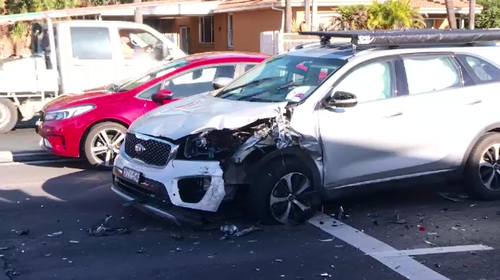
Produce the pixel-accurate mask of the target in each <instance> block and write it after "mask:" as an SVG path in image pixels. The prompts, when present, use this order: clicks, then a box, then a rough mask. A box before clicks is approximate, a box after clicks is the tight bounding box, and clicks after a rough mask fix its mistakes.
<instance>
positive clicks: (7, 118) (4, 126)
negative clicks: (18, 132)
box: [0, 98, 18, 133]
mask: <svg viewBox="0 0 500 280" xmlns="http://www.w3.org/2000/svg"><path fill="white" fill-rule="evenodd" d="M17 117H18V115H17V108H16V106H15V105H14V103H12V102H11V101H10V100H9V99H5V98H1V99H0V133H7V132H9V131H11V130H12V129H13V128H14V127H15V126H16V124H17Z"/></svg>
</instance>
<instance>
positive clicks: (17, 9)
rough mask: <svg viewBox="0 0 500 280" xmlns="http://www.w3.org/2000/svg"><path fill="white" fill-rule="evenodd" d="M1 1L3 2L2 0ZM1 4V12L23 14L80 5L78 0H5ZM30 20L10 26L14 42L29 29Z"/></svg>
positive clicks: (19, 39) (23, 36) (20, 38)
mask: <svg viewBox="0 0 500 280" xmlns="http://www.w3.org/2000/svg"><path fill="white" fill-rule="evenodd" d="M0 2H3V1H2V0H0ZM2 4H3V5H2V6H0V8H1V10H0V14H3V13H6V14H22V13H29V12H39V11H45V10H57V9H65V8H74V7H76V6H77V5H78V1H77V0H5V1H4V2H3V3H2ZM28 26H29V23H28V22H17V23H15V24H13V25H11V26H9V31H10V34H11V36H12V39H13V40H14V42H19V41H21V40H22V39H23V38H25V36H26V35H27V33H28V31H29V28H28Z"/></svg>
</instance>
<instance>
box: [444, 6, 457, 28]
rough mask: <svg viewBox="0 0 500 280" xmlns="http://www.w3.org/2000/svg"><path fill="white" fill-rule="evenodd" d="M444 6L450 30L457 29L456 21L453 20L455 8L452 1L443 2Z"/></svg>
mask: <svg viewBox="0 0 500 280" xmlns="http://www.w3.org/2000/svg"><path fill="white" fill-rule="evenodd" d="M444 2H445V4H446V13H447V14H448V25H449V26H450V29H457V19H456V18H455V6H454V5H453V0H444Z"/></svg>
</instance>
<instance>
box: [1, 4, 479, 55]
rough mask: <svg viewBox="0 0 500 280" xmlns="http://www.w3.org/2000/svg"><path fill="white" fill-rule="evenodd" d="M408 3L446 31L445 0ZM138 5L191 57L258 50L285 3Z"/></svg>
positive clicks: (300, 11) (125, 13)
mask: <svg viewBox="0 0 500 280" xmlns="http://www.w3.org/2000/svg"><path fill="white" fill-rule="evenodd" d="M313 1H314V2H315V6H316V7H317V8H316V9H314V10H317V12H313V14H314V15H313V16H312V17H313V18H314V22H315V23H316V25H319V24H321V23H323V24H326V23H329V22H330V20H331V19H332V17H335V16H339V15H338V14H337V13H336V12H335V8H336V7H338V6H341V5H352V4H370V3H371V0H310V2H311V3H312V2H313ZM410 1H411V2H410V4H411V6H413V7H418V8H419V10H420V12H421V13H422V14H424V16H425V22H426V25H427V27H428V28H448V21H447V19H446V18H447V14H446V5H445V0H410ZM304 2H305V1H304V0H292V20H294V21H295V22H302V21H303V19H304V15H305V4H304ZM138 5H143V7H142V8H141V10H142V14H143V17H144V23H146V24H148V25H150V26H152V27H154V28H156V29H157V30H159V31H160V32H163V33H176V34H179V36H178V40H179V45H180V47H181V48H182V49H183V50H184V51H185V52H187V53H199V52H206V51H226V50H237V51H252V52H259V51H260V34H261V32H264V31H274V30H280V31H283V30H284V23H285V0H219V1H217V0H168V1H165V0H164V1H153V2H145V3H142V4H138ZM118 6H120V8H118ZM129 6H130V8H129ZM135 6H137V5H136V4H126V5H112V6H104V7H92V9H98V10H99V13H100V17H102V19H105V20H134V7H135ZM454 6H455V13H456V17H457V23H458V24H457V26H458V27H459V28H463V27H465V20H466V18H467V15H468V13H469V1H468V0H454ZM82 9H88V8H82ZM481 10H482V8H481V6H476V10H475V12H476V13H479V12H481ZM316 27H317V26H316ZM0 31H1V30H0ZM0 33H1V32H0ZM4 33H5V30H4ZM4 36H5V35H4ZM1 37H2V34H0V39H2V38H1ZM0 43H1V40H0ZM1 45H2V44H0V49H1V48H2V46H1Z"/></svg>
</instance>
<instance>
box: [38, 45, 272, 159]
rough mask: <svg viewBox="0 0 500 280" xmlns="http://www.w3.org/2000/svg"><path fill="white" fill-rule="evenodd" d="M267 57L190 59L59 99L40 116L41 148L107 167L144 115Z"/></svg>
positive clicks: (199, 56)
mask: <svg viewBox="0 0 500 280" xmlns="http://www.w3.org/2000/svg"><path fill="white" fill-rule="evenodd" d="M265 58H266V55H262V54H251V53H241V52H212V53H203V54H195V55H190V56H187V57H185V58H181V59H177V60H174V61H172V62H169V63H166V64H164V65H162V66H160V67H157V68H154V69H152V70H151V71H149V72H148V73H146V74H143V75H139V76H137V77H135V78H131V79H127V80H125V81H123V82H122V83H121V84H111V85H108V86H106V87H102V88H96V89H94V90H93V91H90V92H86V93H84V94H75V95H67V96H61V97H60V98H58V99H56V100H53V101H51V102H49V103H48V104H47V105H46V106H45V107H44V108H43V110H42V117H41V119H40V123H39V125H38V128H37V132H38V134H39V135H40V136H41V137H42V139H41V141H40V145H41V146H42V147H43V148H44V149H45V150H47V151H50V152H53V153H55V154H56V155H59V156H64V157H80V156H83V157H85V158H86V159H87V160H88V162H89V163H90V164H92V165H95V166H104V167H110V166H112V164H113V160H114V157H115V155H116V153H118V151H119V149H120V145H121V143H122V141H123V139H124V138H125V132H126V131H127V128H128V126H129V125H130V124H131V123H132V122H133V121H134V120H135V119H136V118H138V117H139V116H141V115H142V114H144V113H146V112H148V111H150V110H152V109H154V108H157V107H158V106H160V105H163V104H167V103H170V102H172V101H175V100H177V99H180V98H184V97H188V96H192V95H196V94H198V93H202V92H205V91H209V90H211V89H213V87H214V86H215V87H220V86H222V85H224V84H225V83H227V82H229V81H231V80H232V79H233V78H234V77H237V76H239V75H241V74H242V73H244V72H245V71H246V70H248V69H250V68H251V67H253V66H255V65H256V64H258V63H260V62H262V61H263V60H264V59H265Z"/></svg>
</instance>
